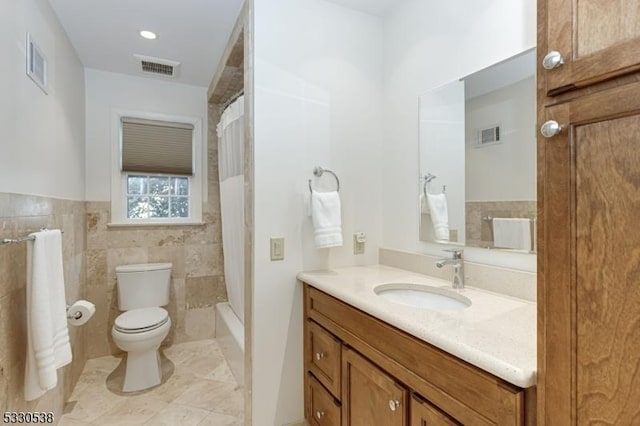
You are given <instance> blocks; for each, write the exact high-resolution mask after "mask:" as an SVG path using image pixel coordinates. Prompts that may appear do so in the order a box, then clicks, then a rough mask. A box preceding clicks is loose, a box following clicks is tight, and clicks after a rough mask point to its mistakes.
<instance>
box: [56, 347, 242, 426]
mask: <svg viewBox="0 0 640 426" xmlns="http://www.w3.org/2000/svg"><path fill="white" fill-rule="evenodd" d="M164 354H165V356H166V358H167V359H164V358H163V383H162V384H161V385H159V386H157V387H155V388H152V389H150V390H146V391H141V392H135V393H123V392H121V387H122V386H121V384H120V383H119V381H122V380H121V379H123V377H124V376H123V375H124V366H125V364H124V363H123V358H122V357H112V356H107V357H101V358H95V359H91V360H89V361H87V364H86V367H85V369H84V371H83V373H82V375H81V377H80V379H79V380H78V384H77V386H76V388H75V389H74V391H73V393H72V397H71V398H70V400H69V403H68V404H67V407H66V408H65V415H64V416H63V417H62V419H61V423H60V424H61V425H63V426H65V425H67V426H87V425H99V426H102V425H118V426H120V425H141V424H146V425H156V424H157V425H159V426H161V425H165V424H166V425H180V426H182V425H187V426H190V425H198V424H203V425H221V426H224V425H236V424H238V425H241V424H242V421H241V419H242V417H243V392H242V390H241V389H240V388H239V387H238V385H237V383H236V382H235V380H234V378H233V375H232V374H231V371H230V370H229V365H228V363H227V362H226V360H225V359H224V356H223V355H222V351H221V350H220V346H219V345H218V343H217V342H216V341H215V340H202V341H197V342H186V343H180V344H176V345H173V346H171V347H169V348H166V349H164ZM121 376H122V377H121ZM114 386H115V388H114ZM62 421H64V422H65V423H62Z"/></svg>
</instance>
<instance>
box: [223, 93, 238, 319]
mask: <svg viewBox="0 0 640 426" xmlns="http://www.w3.org/2000/svg"><path fill="white" fill-rule="evenodd" d="M243 116H244V96H241V97H239V98H238V99H237V100H236V101H235V102H233V103H232V104H231V105H229V106H228V107H227V108H226V109H225V110H224V112H223V113H222V117H221V119H220V123H219V124H218V171H219V176H220V213H221V218H222V248H223V250H224V276H225V282H226V286H227V296H228V297H229V304H230V305H231V309H233V312H235V314H236V316H237V317H238V318H239V319H240V321H241V322H242V323H243V324H244V174H243V173H244V172H243V169H244V120H243Z"/></svg>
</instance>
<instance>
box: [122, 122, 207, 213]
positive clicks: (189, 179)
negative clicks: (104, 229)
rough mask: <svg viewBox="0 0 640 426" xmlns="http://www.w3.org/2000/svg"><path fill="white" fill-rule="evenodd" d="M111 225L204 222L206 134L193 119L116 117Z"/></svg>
mask: <svg viewBox="0 0 640 426" xmlns="http://www.w3.org/2000/svg"><path fill="white" fill-rule="evenodd" d="M116 125H117V126H118V131H117V132H115V133H116V134H117V135H118V138H117V141H114V149H113V152H114V154H115V161H112V166H113V168H114V170H113V171H112V189H111V208H112V213H111V219H112V220H111V224H112V225H114V224H115V225H158V224H181V223H182V224H193V223H200V222H201V220H202V180H203V179H202V172H201V171H202V170H204V167H202V164H201V161H202V130H201V127H200V125H201V121H200V120H199V119H193V118H186V119H185V118H178V117H164V116H163V117H159V116H157V115H154V116H150V115H147V114H144V115H136V114H124V113H123V114H116V116H115V117H114V126H116Z"/></svg>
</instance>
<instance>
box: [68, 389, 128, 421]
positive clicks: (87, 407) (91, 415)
mask: <svg viewBox="0 0 640 426" xmlns="http://www.w3.org/2000/svg"><path fill="white" fill-rule="evenodd" d="M74 394H76V392H75V390H74ZM125 399H126V397H121V396H118V395H114V394H113V393H111V392H109V390H108V389H107V387H106V385H105V384H104V383H96V384H92V385H87V386H86V387H85V388H84V390H82V392H78V395H77V398H76V399H70V400H69V402H68V403H67V406H66V407H65V415H66V416H67V417H68V418H70V419H74V420H81V421H84V422H92V421H93V420H95V419H97V418H98V417H100V416H101V415H103V414H104V413H106V412H108V411H109V410H111V409H113V408H114V407H116V406H117V405H119V404H121V403H122V402H123V401H125ZM67 410H69V411H67Z"/></svg>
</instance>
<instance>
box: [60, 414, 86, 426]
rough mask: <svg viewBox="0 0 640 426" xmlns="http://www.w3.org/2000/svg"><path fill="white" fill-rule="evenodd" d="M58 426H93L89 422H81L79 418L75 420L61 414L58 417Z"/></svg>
mask: <svg viewBox="0 0 640 426" xmlns="http://www.w3.org/2000/svg"><path fill="white" fill-rule="evenodd" d="M58 426H93V425H92V424H91V423H87V422H83V421H81V420H75V419H72V418H70V417H67V416H66V415H65V416H62V417H60V422H59V423H58Z"/></svg>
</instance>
